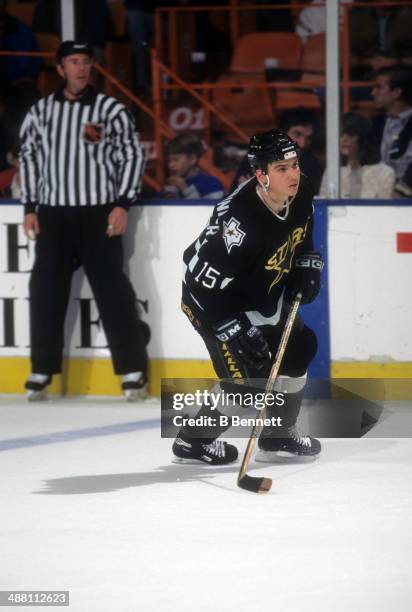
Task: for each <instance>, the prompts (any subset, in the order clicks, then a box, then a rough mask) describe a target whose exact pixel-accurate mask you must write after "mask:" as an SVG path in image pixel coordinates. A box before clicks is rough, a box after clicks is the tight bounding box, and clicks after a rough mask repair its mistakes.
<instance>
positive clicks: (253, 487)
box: [237, 474, 272, 494]
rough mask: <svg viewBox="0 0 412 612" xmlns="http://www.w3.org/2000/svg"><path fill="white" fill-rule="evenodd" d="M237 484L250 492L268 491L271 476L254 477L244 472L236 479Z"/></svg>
mask: <svg viewBox="0 0 412 612" xmlns="http://www.w3.org/2000/svg"><path fill="white" fill-rule="evenodd" d="M237 486H238V487H240V488H241V489H244V490H245V491H250V492H251V493H262V494H264V493H268V492H269V491H270V488H271V486H272V479H271V478H255V477H254V476H248V475H247V474H245V475H244V476H242V478H239V479H238V481H237Z"/></svg>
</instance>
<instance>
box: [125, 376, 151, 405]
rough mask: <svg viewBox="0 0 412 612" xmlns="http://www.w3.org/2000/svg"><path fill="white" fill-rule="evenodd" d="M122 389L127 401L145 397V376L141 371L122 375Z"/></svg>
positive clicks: (139, 399) (135, 400)
mask: <svg viewBox="0 0 412 612" xmlns="http://www.w3.org/2000/svg"><path fill="white" fill-rule="evenodd" d="M122 390H123V393H124V396H125V398H126V399H127V401H128V402H139V401H141V400H144V399H146V397H147V378H146V377H145V375H144V374H143V373H142V372H130V373H129V374H125V375H124V376H123V381H122Z"/></svg>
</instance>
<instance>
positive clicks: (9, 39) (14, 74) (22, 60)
mask: <svg viewBox="0 0 412 612" xmlns="http://www.w3.org/2000/svg"><path fill="white" fill-rule="evenodd" d="M0 51H28V52H30V51H38V47H37V43H36V39H35V38H34V36H33V34H32V32H31V30H30V28H28V27H27V26H26V25H25V24H24V23H23V22H22V21H20V19H17V17H14V16H13V15H8V14H7V0H0ZM39 67H40V60H39V58H37V57H28V56H21V57H1V58H0V88H1V90H2V92H4V91H5V90H6V89H7V87H8V86H10V85H12V84H13V83H15V82H17V81H19V80H21V79H33V80H34V79H36V77H37V73H38V71H39Z"/></svg>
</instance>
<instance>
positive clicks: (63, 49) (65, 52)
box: [56, 40, 93, 64]
mask: <svg viewBox="0 0 412 612" xmlns="http://www.w3.org/2000/svg"><path fill="white" fill-rule="evenodd" d="M78 53H83V54H84V55H88V56H89V57H90V58H92V59H93V49H92V47H91V46H90V45H89V44H88V43H83V42H78V41H75V40H65V41H63V42H62V43H61V45H60V47H59V48H58V49H57V53H56V63H57V64H61V63H62V60H63V58H65V57H68V56H69V55H76V54H78Z"/></svg>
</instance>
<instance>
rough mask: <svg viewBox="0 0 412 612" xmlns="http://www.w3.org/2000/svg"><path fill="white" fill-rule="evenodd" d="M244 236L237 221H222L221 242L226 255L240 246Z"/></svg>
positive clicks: (231, 219)
mask: <svg viewBox="0 0 412 612" xmlns="http://www.w3.org/2000/svg"><path fill="white" fill-rule="evenodd" d="M245 236H246V234H245V232H243V231H242V230H241V229H240V223H239V221H238V220H237V219H235V218H234V217H231V218H230V219H229V221H223V240H224V241H225V245H226V248H227V252H228V253H230V251H231V249H232V247H234V246H240V245H241V244H242V242H243V239H244V237H245Z"/></svg>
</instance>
